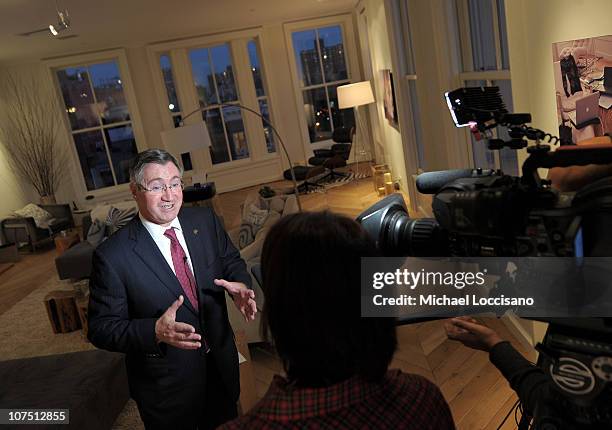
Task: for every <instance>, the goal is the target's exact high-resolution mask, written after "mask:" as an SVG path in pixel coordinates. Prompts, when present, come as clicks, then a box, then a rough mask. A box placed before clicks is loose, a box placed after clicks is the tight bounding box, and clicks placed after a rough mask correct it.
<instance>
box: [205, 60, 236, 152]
mask: <svg viewBox="0 0 612 430" xmlns="http://www.w3.org/2000/svg"><path fill="white" fill-rule="evenodd" d="M207 53H208V62H209V63H210V70H211V71H212V79H213V85H214V86H215V94H216V95H217V103H223V100H221V95H220V94H219V87H218V85H217V73H216V71H215V63H213V58H212V53H211V48H208V49H207ZM218 109H219V117H220V118H221V125H222V126H223V134H224V135H225V148H226V149H227V155H228V157H229V159H230V161H234V157H232V150H231V148H230V145H229V138H228V134H227V128H226V126H225V115H224V114H223V107H221V105H220V104H219V105H218Z"/></svg>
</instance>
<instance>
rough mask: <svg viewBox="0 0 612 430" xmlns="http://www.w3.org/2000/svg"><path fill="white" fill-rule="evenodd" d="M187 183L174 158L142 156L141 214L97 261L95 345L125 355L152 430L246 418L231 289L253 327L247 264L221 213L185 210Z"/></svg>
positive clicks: (135, 184) (92, 317)
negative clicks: (228, 299) (240, 411)
mask: <svg viewBox="0 0 612 430" xmlns="http://www.w3.org/2000/svg"><path fill="white" fill-rule="evenodd" d="M181 176H182V170H181V169H180V167H179V165H178V163H177V161H176V159H175V158H174V157H173V156H172V155H170V154H169V153H167V152H166V151H163V150H159V149H150V150H146V151H144V152H141V153H140V154H138V156H137V157H136V159H135V160H134V161H133V163H132V167H131V169H130V190H131V192H132V195H133V196H134V199H135V200H136V202H137V204H138V209H139V214H138V216H136V217H134V219H133V220H132V221H130V223H129V224H127V225H126V226H125V227H123V228H122V229H121V230H119V231H118V232H116V233H115V234H113V235H112V236H111V237H110V238H109V239H108V240H106V241H105V242H104V243H102V244H101V245H100V246H98V248H97V249H96V251H95V253H94V257H93V273H92V276H91V281H90V300H89V334H88V337H89V340H90V341H91V342H92V343H93V344H94V345H95V346H97V347H98V348H102V349H106V350H109V351H118V352H123V353H125V354H126V365H127V371H128V383H129V386H130V393H131V396H132V397H133V398H134V399H135V400H136V403H137V404H138V409H139V411H140V415H141V417H142V420H143V421H144V423H145V426H146V428H147V429H149V428H159V429H196V428H199V429H207V428H215V427H216V426H217V425H219V424H221V423H223V422H225V421H227V420H229V419H231V418H233V417H235V416H236V415H237V411H236V402H237V400H238V395H239V391H240V387H239V375H238V353H237V351H236V346H235V343H234V338H233V333H232V329H231V327H230V324H229V320H228V315H227V309H226V306H225V293H226V291H227V292H228V293H229V294H230V295H231V296H232V298H233V299H234V303H235V304H236V306H237V307H238V309H240V311H241V312H242V314H243V315H244V317H245V318H246V319H247V320H252V319H254V318H255V312H256V305H255V301H254V298H255V296H254V293H253V290H251V289H250V283H251V280H250V276H249V274H248V273H247V271H246V265H245V263H244V261H243V260H242V259H241V258H240V254H239V253H238V251H237V250H236V248H235V247H234V245H233V244H232V243H231V241H230V239H229V238H228V236H227V234H226V232H225V231H224V229H223V227H222V226H221V224H220V221H219V219H218V218H217V216H216V215H215V213H214V212H213V211H212V210H211V209H210V208H183V209H182V210H181V205H182V201H183V192H182V189H183V185H182V181H181ZM247 286H248V287H247Z"/></svg>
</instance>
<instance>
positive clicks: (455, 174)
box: [416, 169, 473, 194]
mask: <svg viewBox="0 0 612 430" xmlns="http://www.w3.org/2000/svg"><path fill="white" fill-rule="evenodd" d="M472 172H473V170H472V169H454V170H442V171H439V172H425V173H421V174H420V175H419V176H417V179H416V187H417V190H419V192H420V193H423V194H435V193H437V192H438V191H440V188H442V187H443V186H444V185H446V184H448V183H450V182H452V181H455V180H457V179H461V178H469V177H471V176H472Z"/></svg>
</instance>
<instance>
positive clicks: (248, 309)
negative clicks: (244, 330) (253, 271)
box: [215, 279, 257, 321]
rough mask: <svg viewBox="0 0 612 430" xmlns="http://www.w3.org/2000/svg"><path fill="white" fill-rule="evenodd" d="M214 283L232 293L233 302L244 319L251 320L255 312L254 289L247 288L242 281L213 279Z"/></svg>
mask: <svg viewBox="0 0 612 430" xmlns="http://www.w3.org/2000/svg"><path fill="white" fill-rule="evenodd" d="M215 285H218V286H220V287H223V288H225V289H226V290H227V292H228V293H230V294H231V295H232V298H233V299H234V304H235V305H236V307H237V308H238V310H239V311H240V313H241V314H242V316H243V317H244V319H245V320H246V321H253V320H254V319H255V314H256V313H257V304H256V303H255V291H253V290H251V289H249V288H247V286H246V285H244V284H243V283H242V282H229V281H226V280H225V279H215Z"/></svg>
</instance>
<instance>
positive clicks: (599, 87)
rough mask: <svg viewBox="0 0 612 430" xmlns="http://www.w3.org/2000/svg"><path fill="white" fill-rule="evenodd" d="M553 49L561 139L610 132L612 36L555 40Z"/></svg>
mask: <svg viewBox="0 0 612 430" xmlns="http://www.w3.org/2000/svg"><path fill="white" fill-rule="evenodd" d="M552 51H553V52H552V54H553V73H554V82H555V91H556V99H557V119H558V121H559V135H560V137H561V139H562V141H564V143H578V142H580V141H583V140H587V139H590V138H592V137H596V136H602V135H603V134H605V133H610V132H612V35H608V36H598V37H590V38H586V39H575V40H567V41H564V42H555V43H553V44H552Z"/></svg>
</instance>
